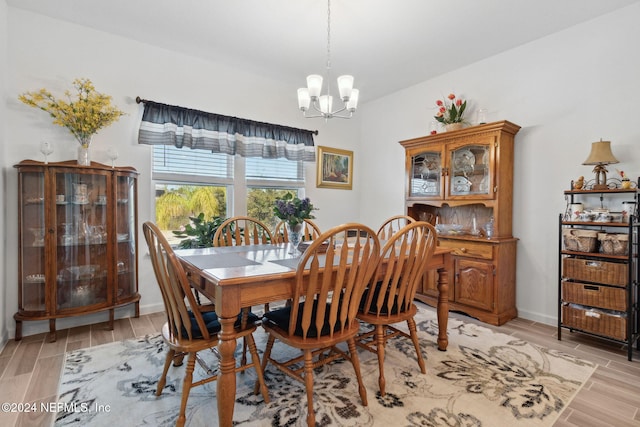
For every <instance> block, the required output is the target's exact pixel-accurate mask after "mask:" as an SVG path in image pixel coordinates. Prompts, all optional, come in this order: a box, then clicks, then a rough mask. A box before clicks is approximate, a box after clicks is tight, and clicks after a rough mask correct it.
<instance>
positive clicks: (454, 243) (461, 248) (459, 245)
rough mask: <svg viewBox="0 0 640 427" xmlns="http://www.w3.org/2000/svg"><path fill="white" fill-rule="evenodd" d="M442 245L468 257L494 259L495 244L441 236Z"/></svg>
mask: <svg viewBox="0 0 640 427" xmlns="http://www.w3.org/2000/svg"><path fill="white" fill-rule="evenodd" d="M439 243H440V246H443V247H445V248H451V249H452V254H453V255H456V256H464V257H468V258H480V259H487V260H491V259H493V245H491V244H486V243H480V242H473V241H469V240H447V239H443V238H440V239H439Z"/></svg>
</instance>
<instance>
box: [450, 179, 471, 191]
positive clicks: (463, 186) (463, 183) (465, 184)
mask: <svg viewBox="0 0 640 427" xmlns="http://www.w3.org/2000/svg"><path fill="white" fill-rule="evenodd" d="M452 184H453V192H454V193H468V192H469V191H470V190H471V181H469V180H468V179H467V178H465V177H464V176H455V177H453V180H452Z"/></svg>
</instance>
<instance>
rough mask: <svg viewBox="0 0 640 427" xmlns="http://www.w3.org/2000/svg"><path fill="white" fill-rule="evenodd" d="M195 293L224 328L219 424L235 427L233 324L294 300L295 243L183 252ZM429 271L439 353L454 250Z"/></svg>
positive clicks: (442, 253) (438, 253)
mask: <svg viewBox="0 0 640 427" xmlns="http://www.w3.org/2000/svg"><path fill="white" fill-rule="evenodd" d="M175 254H176V256H177V257H178V259H179V260H180V262H181V264H182V265H183V267H184V269H185V272H186V274H187V277H188V278H189V281H190V283H191V285H192V286H193V288H194V289H195V290H196V291H197V292H199V293H201V294H202V295H204V296H205V297H206V298H207V299H209V300H210V301H212V302H213V303H214V304H215V311H216V314H217V315H218V318H219V321H220V324H221V326H222V328H221V331H220V334H219V337H220V341H219V344H218V351H219V354H220V364H219V372H218V379H217V408H218V425H219V426H220V427H231V425H232V421H233V411H234V403H235V395H236V376H235V371H234V368H235V365H236V360H235V357H234V353H235V350H236V346H237V343H236V340H235V334H234V324H235V322H236V320H237V319H238V313H240V311H241V310H242V309H243V308H248V307H252V306H260V305H264V304H267V303H273V302H276V301H286V300H287V299H290V298H292V297H293V289H294V285H295V277H296V269H297V267H298V261H299V259H300V253H299V252H298V251H297V249H295V248H292V246H291V244H290V243H280V244H258V245H248V246H226V247H212V248H198V249H178V250H175ZM427 269H428V270H436V271H437V272H438V284H437V289H438V303H437V319H438V339H437V343H438V349H439V350H441V351H445V350H446V349H447V345H448V339H447V322H448V312H449V303H448V294H449V274H450V272H452V271H453V259H452V257H451V250H450V249H448V248H442V247H440V246H438V247H436V250H435V253H434V255H433V256H432V257H431V259H430V261H429V263H428V266H427Z"/></svg>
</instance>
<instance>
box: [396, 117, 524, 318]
mask: <svg viewBox="0 0 640 427" xmlns="http://www.w3.org/2000/svg"><path fill="white" fill-rule="evenodd" d="M519 130H520V126H518V125H516V124H513V123H511V122H508V121H500V122H495V123H488V124H484V125H479V126H473V127H469V128H466V129H462V130H457V131H452V132H444V133H439V134H434V135H427V136H423V137H420V138H414V139H410V140H406V141H401V142H400V144H401V145H402V146H403V147H404V148H405V172H406V178H405V179H406V181H405V188H406V190H405V203H406V211H407V214H408V215H410V216H412V217H413V218H415V219H419V220H423V219H427V220H429V221H431V222H433V223H434V224H435V225H436V229H437V231H438V244H439V245H440V246H444V247H447V248H450V249H451V251H452V255H453V258H454V270H455V271H454V272H453V273H454V274H453V278H454V279H453V286H452V287H450V292H449V306H450V308H451V309H452V310H457V311H461V312H464V313H467V314H469V315H471V316H473V317H476V318H478V319H479V320H481V321H483V322H487V323H491V324H494V325H501V324H503V323H505V322H507V321H508V320H510V319H513V318H514V317H516V316H517V310H516V290H515V289H516V288H515V286H516V285H515V278H516V246H517V245H516V244H517V238H515V237H514V236H513V235H512V215H513V213H512V212H513V157H514V145H515V144H514V142H515V135H516V134H517V133H518V131H519ZM436 283H437V281H436V278H435V273H433V272H430V273H427V274H426V275H425V280H424V281H423V283H422V287H421V289H419V290H418V293H417V294H416V298H417V299H419V300H421V301H423V302H426V303H427V304H430V305H433V306H435V305H436V304H437V298H438V291H437V288H436Z"/></svg>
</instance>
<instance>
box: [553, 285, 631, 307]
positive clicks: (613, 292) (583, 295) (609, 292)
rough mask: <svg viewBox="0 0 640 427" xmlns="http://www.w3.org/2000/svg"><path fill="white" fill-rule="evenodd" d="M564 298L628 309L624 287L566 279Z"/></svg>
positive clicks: (585, 303)
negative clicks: (589, 283) (568, 280)
mask: <svg viewBox="0 0 640 427" xmlns="http://www.w3.org/2000/svg"><path fill="white" fill-rule="evenodd" d="M562 300H563V301H564V302H573V303H576V304H580V305H589V306H594V307H600V308H606V309H609V310H617V311H626V310H627V293H626V291H625V289H623V288H611V287H609V286H599V285H588V284H586V283H576V282H566V281H565V282H562Z"/></svg>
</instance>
